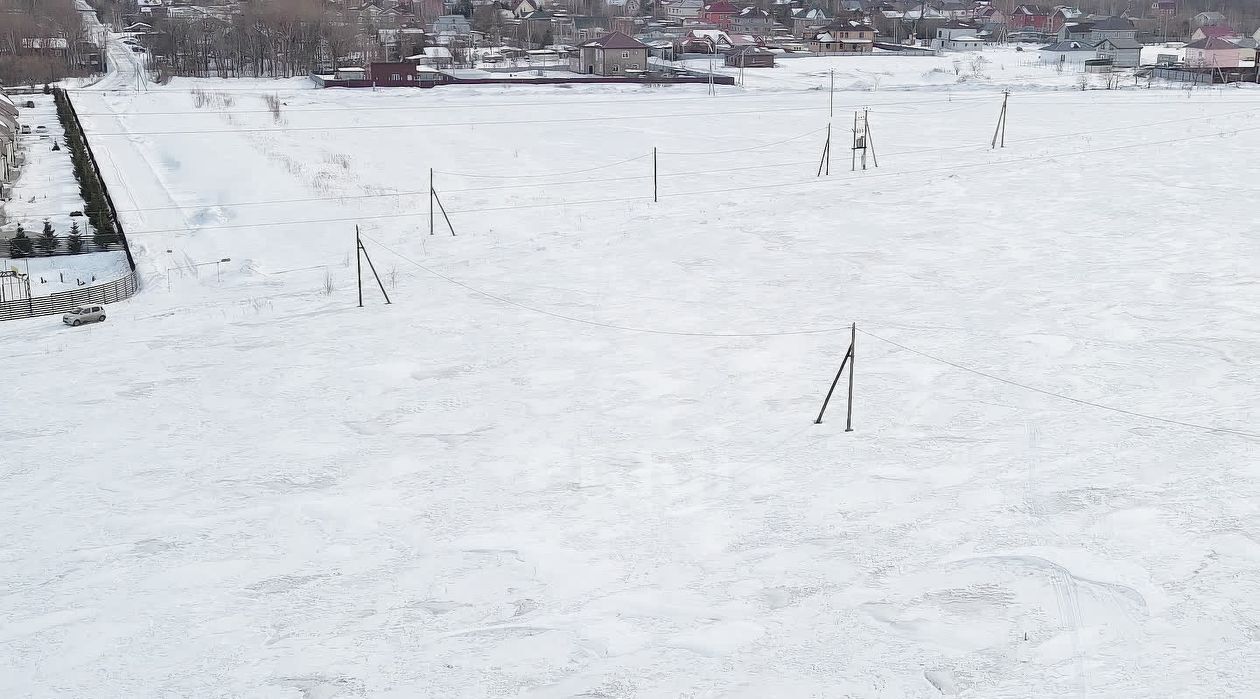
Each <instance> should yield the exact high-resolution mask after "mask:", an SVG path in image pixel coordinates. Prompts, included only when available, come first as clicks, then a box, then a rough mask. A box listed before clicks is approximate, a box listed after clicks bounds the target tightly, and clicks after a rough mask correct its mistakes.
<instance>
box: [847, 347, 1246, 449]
mask: <svg viewBox="0 0 1260 699" xmlns="http://www.w3.org/2000/svg"><path fill="white" fill-rule="evenodd" d="M857 331H858V332H860V333H862V334H863V335H866V336H868V337H870V338H873V339H875V340H879V341H880V342H884V343H887V344H889V345H891V346H893V347H896V348H898V349H901V350H904V351H906V352H910V353H911V354H915V355H918V356H920V357H923V358H925V359H930V360H932V361H934V362H939V363H941V364H945V365H947V366H951V367H953V368H955V369H958V370H959V371H965V372H968V373H971V374H975V375H976V376H982V377H984V378H986V379H990V380H992V381H997V382H999V383H1003V384H1006V385H1008V386H1014V387H1016V388H1020V389H1023V390H1025V391H1031V392H1033V393H1039V394H1041V395H1045V396H1051V397H1053V398H1058V399H1060V400H1065V401H1068V402H1071V403H1076V404H1077V405H1085V406H1089V407H1091V408H1097V409H1099V410H1106V411H1110V412H1113V413H1119V414H1121V415H1128V416H1130V417H1136V418H1141V419H1143V420H1150V421H1153V422H1161V423H1164V424H1169V425H1177V426H1180V427H1186V428H1191V429H1196V430H1202V431H1204V432H1213V433H1221V434H1231V435H1235V436H1239V437H1246V438H1248V439H1260V433H1257V432H1247V431H1245V430H1238V429H1234V428H1230V427H1215V426H1212V425H1203V424H1199V423H1194V422H1187V421H1185V420H1177V419H1174V418H1167V417H1162V416H1159V415H1151V414H1150V413H1143V412H1140V411H1137V410H1129V409H1126V408H1117V407H1115V406H1112V405H1105V404H1102V403H1097V402H1094V401H1090V400H1085V399H1083V398H1077V397H1075V396H1069V395H1067V394H1065V393H1059V392H1057V391H1050V390H1046V389H1044V388H1038V387H1036V386H1030V385H1028V384H1025V383H1020V382H1018V381H1013V380H1011V379H1008V378H1005V377H1002V376H998V375H996V374H992V373H990V372H987V371H981V370H979V369H975V368H973V367H969V366H966V365H965V364H960V363H958V362H955V361H951V360H949V359H945V358H944V357H940V356H937V355H934V354H930V353H928V352H924V351H922V350H918V349H915V348H913V347H910V346H908V345H904V344H902V343H900V342H897V341H895V340H890V339H888V338H886V337H882V336H880V335H876V334H875V333H872V332H870V331H868V330H863V329H862V328H860V327H859V328H857Z"/></svg>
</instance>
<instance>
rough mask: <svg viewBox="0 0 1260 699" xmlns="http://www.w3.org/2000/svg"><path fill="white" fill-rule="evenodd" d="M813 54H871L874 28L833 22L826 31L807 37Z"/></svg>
mask: <svg viewBox="0 0 1260 699" xmlns="http://www.w3.org/2000/svg"><path fill="white" fill-rule="evenodd" d="M809 50H810V51H813V52H814V53H821V54H836V53H871V52H873V51H874V50H875V28H874V27H871V26H869V25H866V24H859V23H857V22H833V23H832V24H830V25H828V26H827V28H826V30H824V31H821V32H817V33H815V34H814V35H813V36H811V37H809Z"/></svg>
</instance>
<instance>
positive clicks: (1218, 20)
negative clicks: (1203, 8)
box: [1191, 12, 1225, 27]
mask: <svg viewBox="0 0 1260 699" xmlns="http://www.w3.org/2000/svg"><path fill="white" fill-rule="evenodd" d="M1191 22H1193V23H1194V25H1195V26H1196V27H1211V26H1215V25H1218V24H1225V15H1223V14H1221V13H1219V12H1200V13H1199V14H1197V15H1195V16H1194V18H1193V19H1191Z"/></svg>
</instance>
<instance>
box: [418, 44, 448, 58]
mask: <svg viewBox="0 0 1260 699" xmlns="http://www.w3.org/2000/svg"><path fill="white" fill-rule="evenodd" d="M424 55H425V56H428V57H429V58H450V57H451V50H450V49H448V48H444V47H442V46H426V47H424Z"/></svg>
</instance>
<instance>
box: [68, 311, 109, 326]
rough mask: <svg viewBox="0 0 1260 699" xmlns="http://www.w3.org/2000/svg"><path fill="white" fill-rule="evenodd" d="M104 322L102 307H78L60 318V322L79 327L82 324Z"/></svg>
mask: <svg viewBox="0 0 1260 699" xmlns="http://www.w3.org/2000/svg"><path fill="white" fill-rule="evenodd" d="M104 320H105V307H104V306H79V307H78V308H76V309H74V310H73V311H70V312H69V313H66V314H64V315H62V316H61V322H63V323H65V324H66V325H72V326H74V327H76V328H77V327H79V326H80V325H83V324H84V323H100V322H103V321H104Z"/></svg>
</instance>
